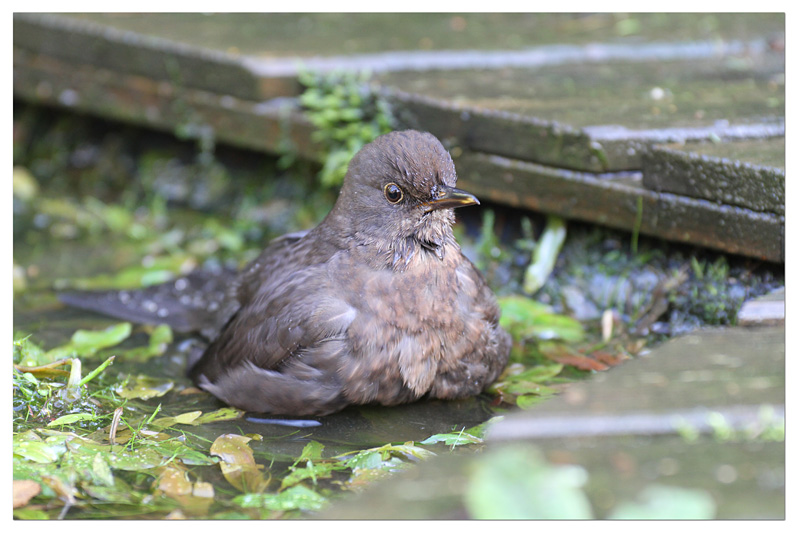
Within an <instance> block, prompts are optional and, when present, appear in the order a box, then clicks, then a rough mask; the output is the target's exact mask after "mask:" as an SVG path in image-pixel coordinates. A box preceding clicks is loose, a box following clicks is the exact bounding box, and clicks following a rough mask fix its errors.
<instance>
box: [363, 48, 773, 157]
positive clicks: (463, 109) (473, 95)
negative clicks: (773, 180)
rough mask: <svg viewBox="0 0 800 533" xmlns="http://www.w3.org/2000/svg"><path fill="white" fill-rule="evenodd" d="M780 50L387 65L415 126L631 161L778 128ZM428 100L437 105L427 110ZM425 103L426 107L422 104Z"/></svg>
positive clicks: (474, 140)
mask: <svg viewBox="0 0 800 533" xmlns="http://www.w3.org/2000/svg"><path fill="white" fill-rule="evenodd" d="M783 64H784V58H783V54H782V53H776V52H773V51H772V50H771V49H770V48H769V47H766V46H764V47H763V48H762V49H756V50H752V49H751V50H749V51H747V52H744V53H741V54H729V55H725V54H723V55H721V56H720V57H709V58H692V59H681V60H660V59H659V60H654V59H651V58H647V57H646V56H645V57H644V58H643V59H642V60H637V59H636V58H634V59H631V60H628V61H604V62H599V63H593V62H585V63H571V62H570V63H567V64H562V65H544V66H541V67H538V68H503V69H492V70H489V69H480V70H477V69H475V70H457V71H430V72H414V71H407V72H392V73H387V74H383V75H381V76H379V77H378V79H379V81H380V83H381V84H382V85H383V86H385V87H388V88H391V89H394V90H395V91H396V92H397V94H398V96H397V101H398V102H400V103H401V109H402V108H404V107H405V108H409V109H411V110H413V111H415V112H414V113H413V114H414V116H415V118H416V119H417V120H418V122H419V125H420V126H421V127H423V128H425V129H428V130H429V131H431V132H432V133H434V134H436V135H439V136H440V137H444V138H457V139H459V140H462V142H463V144H464V145H465V147H467V148H470V149H473V150H477V151H483V152H488V153H494V154H498V155H504V156H507V157H513V158H516V159H521V160H525V161H532V162H537V163H542V164H547V165H551V166H556V167H562V168H572V169H578V170H587V171H595V172H598V171H613V170H630V169H639V168H641V167H642V165H641V153H642V152H643V147H646V146H647V145H650V144H653V143H663V142H692V141H701V140H708V139H724V140H731V139H739V138H770V137H775V136H782V135H783V131H784V126H783V115H784V105H785V104H784V90H783V88H784V81H783V80H784V78H783V72H784V66H783ZM437 108H438V109H437ZM425 110H427V111H428V112H424V111H425Z"/></svg>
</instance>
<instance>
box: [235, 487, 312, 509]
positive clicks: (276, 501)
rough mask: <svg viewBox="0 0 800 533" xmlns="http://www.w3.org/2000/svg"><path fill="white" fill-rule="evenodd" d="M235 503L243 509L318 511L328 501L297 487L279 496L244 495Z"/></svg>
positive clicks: (236, 499) (236, 498)
mask: <svg viewBox="0 0 800 533" xmlns="http://www.w3.org/2000/svg"><path fill="white" fill-rule="evenodd" d="M233 503H235V504H236V505H239V506H241V507H258V508H263V509H269V510H271V511H292V510H301V511H318V510H320V509H322V508H323V507H324V506H325V504H326V503H327V500H326V499H325V498H324V497H323V496H321V495H319V494H318V493H316V492H314V491H313V490H311V489H309V488H306V487H304V486H303V485H295V486H293V487H291V488H289V489H287V490H285V491H283V492H281V493H278V494H242V495H241V496H237V497H235V498H234V499H233Z"/></svg>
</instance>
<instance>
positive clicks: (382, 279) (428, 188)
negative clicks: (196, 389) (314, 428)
mask: <svg viewBox="0 0 800 533" xmlns="http://www.w3.org/2000/svg"><path fill="white" fill-rule="evenodd" d="M389 183H394V184H396V185H397V186H398V187H399V188H400V189H401V190H402V200H400V201H399V202H397V203H391V202H390V201H389V200H388V199H387V198H388V197H387V194H386V192H385V190H384V189H385V187H386V185H387V184H389ZM455 183H456V174H455V168H454V166H453V162H452V160H451V159H450V156H449V154H448V153H447V151H446V150H445V149H444V147H442V145H441V143H440V142H439V141H438V140H437V139H436V138H435V137H434V136H432V135H430V134H427V133H420V132H415V131H404V132H394V133H390V134H388V135H384V136H381V137H379V138H378V139H376V140H375V141H374V142H372V143H371V144H369V145H367V146H365V147H364V148H363V149H362V150H361V151H360V152H359V153H358V154H357V155H356V156H355V157H354V158H353V160H352V161H351V163H350V166H349V169H348V173H347V176H346V177H345V181H344V184H343V186H342V190H341V192H340V195H339V199H338V201H337V202H336V205H335V206H334V207H333V209H332V210H331V212H330V213H329V214H328V216H327V217H326V218H325V220H324V221H323V222H322V223H320V225H319V226H317V227H316V228H314V229H312V230H310V231H308V232H303V233H297V234H291V235H287V236H284V237H280V238H279V239H277V240H275V241H273V242H272V243H271V244H270V245H269V246H268V247H267V248H266V249H265V250H264V251H263V252H262V254H261V255H260V256H259V257H258V258H257V259H255V260H254V261H253V262H252V263H251V264H250V265H248V266H247V267H246V268H245V269H244V270H243V271H242V272H241V273H239V274H238V276H237V277H235V279H234V280H233V282H232V283H230V284H229V285H228V287H229V289H228V293H227V294H228V298H227V299H223V301H221V302H220V303H219V304H218V307H219V309H220V312H219V313H217V314H216V315H213V316H208V313H206V314H205V315H203V313H199V314H198V318H199V319H200V320H199V322H198V326H200V327H198V328H197V329H205V331H206V334H207V335H208V336H209V337H211V338H212V339H213V340H212V342H211V344H210V345H209V346H208V348H207V349H206V351H205V353H204V354H203V356H202V358H201V359H200V360H199V361H198V362H197V363H196V364H195V365H194V367H193V368H191V370H190V376H191V377H192V378H193V379H194V380H195V381H196V383H197V384H198V385H199V386H200V387H201V388H203V389H205V390H206V391H208V392H210V393H212V394H214V395H215V396H217V397H218V398H220V399H221V400H223V401H224V402H226V403H228V404H230V405H234V406H236V407H240V408H242V409H245V410H248V411H255V412H264V413H271V414H276V415H290V416H306V415H325V414H328V413H332V412H335V411H338V410H340V409H342V408H344V407H346V406H348V405H352V404H365V403H379V404H383V405H394V404H399V403H405V402H410V401H414V400H416V399H419V398H421V397H423V396H428V397H431V398H442V399H455V398H464V397H467V396H472V395H476V394H478V393H479V392H481V391H482V390H484V389H485V388H486V387H487V386H488V385H489V384H491V383H492V381H494V380H495V379H496V378H497V376H498V375H499V374H500V372H501V371H502V369H503V367H504V366H505V365H506V363H507V361H508V353H509V349H510V344H511V341H510V337H509V335H508V333H506V332H505V331H503V330H502V329H501V328H500V326H499V325H498V319H499V314H500V313H499V308H498V305H497V301H496V299H495V297H494V295H493V293H492V291H491V290H490V289H489V287H488V286H487V285H486V282H485V281H484V279H483V277H482V275H481V274H480V272H478V270H477V269H476V268H475V267H474V265H473V264H472V263H471V262H470V261H469V260H468V259H466V258H465V257H464V256H463V254H462V253H461V250H460V248H459V246H458V244H457V243H456V241H455V239H454V237H453V232H452V228H451V226H452V223H453V220H454V214H453V209H452V208H453V207H457V206H459V205H469V204H470V203H476V200H474V197H472V196H471V195H467V194H465V193H462V192H461V191H458V189H454V186H455ZM175 314H176V315H179V314H180V313H175ZM219 317H222V318H223V319H225V320H227V322H226V323H225V324H224V326H222V327H221V328H220V325H221V324H219V323H218V322H221V320H220V319H219ZM188 320H191V319H188ZM216 330H219V333H218V334H217V333H216Z"/></svg>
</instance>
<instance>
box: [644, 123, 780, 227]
mask: <svg viewBox="0 0 800 533" xmlns="http://www.w3.org/2000/svg"><path fill="white" fill-rule="evenodd" d="M784 151H785V142H784V139H783V138H779V139H772V140H759V141H749V142H744V141H743V142H732V143H704V144H693V145H683V146H677V145H666V146H657V147H654V148H652V149H651V150H649V151H646V152H645V153H644V154H643V155H642V178H643V180H642V183H643V185H644V186H645V187H647V188H648V189H651V190H654V191H660V192H661V191H663V192H671V193H675V194H680V195H685V196H691V197H693V198H704V199H706V200H711V201H712V202H717V203H719V204H727V205H737V206H741V207H746V208H749V209H753V210H755V211H764V212H769V213H776V214H778V215H783V214H784V205H785V203H786V199H785V182H786V174H785V171H784Z"/></svg>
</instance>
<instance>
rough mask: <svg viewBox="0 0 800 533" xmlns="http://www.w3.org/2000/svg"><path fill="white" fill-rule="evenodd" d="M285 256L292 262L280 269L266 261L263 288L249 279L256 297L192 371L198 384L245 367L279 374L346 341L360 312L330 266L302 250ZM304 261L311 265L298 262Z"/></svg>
mask: <svg viewBox="0 0 800 533" xmlns="http://www.w3.org/2000/svg"><path fill="white" fill-rule="evenodd" d="M285 251H286V252H288V253H287V254H286V255H287V256H288V257H284V258H282V259H281V262H280V264H279V265H278V269H277V270H271V269H269V268H265V265H264V264H263V263H264V262H263V261H262V264H261V266H260V269H259V272H258V275H259V276H260V278H261V279H260V284H256V283H255V282H254V281H252V280H255V279H256V278H257V276H256V274H255V273H254V274H253V275H252V276H251V278H250V280H248V281H249V283H250V291H251V292H250V293H248V294H247V296H246V300H245V301H244V302H242V306H241V307H240V309H239V311H238V312H237V313H236V314H234V315H233V317H231V319H230V321H229V322H228V323H227V324H226V325H225V327H224V328H223V329H222V332H221V333H220V335H219V337H218V338H217V339H216V340H215V341H214V342H213V343H211V345H210V346H209V347H208V349H207V350H206V352H205V353H204V354H203V357H202V359H201V360H200V361H198V363H197V364H196V365H195V366H194V368H192V369H191V371H190V375H191V376H192V377H193V378H194V379H197V378H198V377H199V376H200V375H204V376H205V377H206V379H207V380H208V381H210V382H214V381H215V380H216V379H217V378H218V377H220V376H223V375H225V374H227V373H230V372H231V371H232V370H233V369H234V368H236V367H240V366H242V365H245V364H247V365H255V366H256V367H258V368H262V369H267V370H276V369H278V370H279V369H280V367H281V366H282V365H283V366H285V362H286V360H287V359H289V358H297V357H302V356H303V355H304V354H305V353H306V352H308V351H312V352H313V351H314V349H315V348H316V347H317V346H318V345H319V344H320V343H322V342H325V341H328V340H333V339H340V338H342V337H343V335H344V334H345V332H346V330H347V328H348V326H349V325H350V323H351V322H352V321H353V320H354V318H355V316H356V314H357V311H356V309H355V308H353V307H352V306H351V305H350V304H348V303H347V302H346V301H345V300H344V299H342V298H338V297H337V296H336V294H337V292H338V291H336V290H332V288H331V281H330V279H331V278H330V277H329V276H328V274H327V269H328V268H329V265H328V264H326V262H324V261H323V262H319V261H313V260H311V257H310V256H309V255H308V254H307V253H306V251H304V250H303V249H302V248H300V249H297V248H295V249H287V250H285ZM292 256H294V259H295V261H292ZM300 257H303V258H306V259H307V260H306V261H298V260H297V259H298V258H300ZM284 265H285V266H284ZM301 265H305V266H301ZM266 266H267V267H269V266H270V265H266ZM248 281H245V283H247V282H248Z"/></svg>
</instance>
